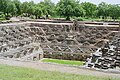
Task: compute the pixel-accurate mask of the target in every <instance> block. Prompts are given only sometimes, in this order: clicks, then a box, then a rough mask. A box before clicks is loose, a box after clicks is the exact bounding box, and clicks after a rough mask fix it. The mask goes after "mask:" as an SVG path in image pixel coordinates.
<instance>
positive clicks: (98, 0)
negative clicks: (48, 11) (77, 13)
mask: <svg viewBox="0 0 120 80" xmlns="http://www.w3.org/2000/svg"><path fill="white" fill-rule="evenodd" d="M20 1H21V2H24V1H34V2H35V3H38V2H40V1H42V0H20ZM52 1H53V2H55V3H57V2H58V1H59V0H52ZM80 1H81V2H85V1H86V2H92V3H95V4H99V3H101V2H107V3H109V4H120V0H80Z"/></svg>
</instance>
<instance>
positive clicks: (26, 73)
mask: <svg viewBox="0 0 120 80" xmlns="http://www.w3.org/2000/svg"><path fill="white" fill-rule="evenodd" d="M0 80H120V79H117V78H107V77H102V78H101V77H93V76H85V75H75V74H67V73H59V72H48V71H41V70H35V69H31V68H22V67H12V66H6V65H0Z"/></svg>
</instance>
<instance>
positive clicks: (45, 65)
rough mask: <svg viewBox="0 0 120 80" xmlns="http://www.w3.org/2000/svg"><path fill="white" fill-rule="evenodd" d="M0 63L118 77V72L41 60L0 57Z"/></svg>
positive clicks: (119, 75)
mask: <svg viewBox="0 0 120 80" xmlns="http://www.w3.org/2000/svg"><path fill="white" fill-rule="evenodd" d="M0 64H5V65H10V66H20V67H27V68H33V69H39V70H46V71H58V72H61V73H72V74H80V75H91V76H99V77H101V76H102V77H113V78H116V77H119V78H120V74H113V73H104V72H99V71H94V70H88V69H82V68H77V67H70V66H65V65H58V64H48V63H43V62H22V61H15V60H8V59H0Z"/></svg>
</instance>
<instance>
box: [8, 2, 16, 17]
mask: <svg viewBox="0 0 120 80" xmlns="http://www.w3.org/2000/svg"><path fill="white" fill-rule="evenodd" d="M16 12H17V8H16V6H15V4H14V3H13V2H12V1H10V2H8V3H7V6H6V13H7V15H8V14H11V15H12V16H13V15H15V14H16Z"/></svg>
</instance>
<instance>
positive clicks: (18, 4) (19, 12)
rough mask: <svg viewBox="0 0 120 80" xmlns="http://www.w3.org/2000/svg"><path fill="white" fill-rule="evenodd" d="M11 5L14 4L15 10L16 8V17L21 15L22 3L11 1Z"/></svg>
mask: <svg viewBox="0 0 120 80" xmlns="http://www.w3.org/2000/svg"><path fill="white" fill-rule="evenodd" d="M13 3H14V4H15V6H16V8H17V11H16V13H17V15H21V5H22V3H21V2H20V1H19V0H13Z"/></svg>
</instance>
